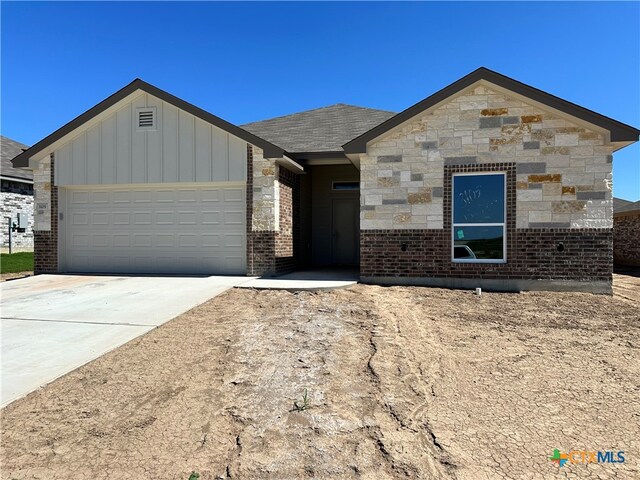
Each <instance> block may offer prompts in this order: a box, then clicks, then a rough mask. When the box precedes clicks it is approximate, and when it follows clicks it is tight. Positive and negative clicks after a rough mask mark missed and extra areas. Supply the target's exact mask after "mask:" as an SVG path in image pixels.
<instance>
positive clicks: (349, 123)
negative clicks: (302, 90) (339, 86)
mask: <svg viewBox="0 0 640 480" xmlns="http://www.w3.org/2000/svg"><path fill="white" fill-rule="evenodd" d="M394 115H395V112H389V111H386V110H376V109H373V108H365V107H357V106H354V105H346V104H344V103H336V104H335V105H329V106H327V107H322V108H316V109H313V110H306V111H303V112H299V113H293V114H290V115H284V116H282V117H276V118H270V119H267V120H262V121H259V122H252V123H247V124H245V125H242V128H245V129H246V130H249V131H250V132H252V133H253V134H255V135H257V136H259V137H261V138H264V139H265V140H268V141H270V142H273V143H275V144H277V145H280V146H282V147H283V148H285V149H286V150H287V151H288V152H291V153H292V154H294V155H295V153H302V152H304V153H308V152H342V145H343V144H344V143H346V142H348V141H349V140H351V139H352V138H355V137H357V136H358V135H361V134H363V133H364V132H366V131H368V130H370V129H372V128H373V127H375V126H376V125H379V124H380V123H382V122H384V121H385V120H388V119H389V118H391V117H393V116H394Z"/></svg>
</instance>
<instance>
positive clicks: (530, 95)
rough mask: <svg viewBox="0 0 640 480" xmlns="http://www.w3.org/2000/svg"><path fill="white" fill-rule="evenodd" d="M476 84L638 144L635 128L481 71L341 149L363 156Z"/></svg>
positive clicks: (615, 137)
mask: <svg viewBox="0 0 640 480" xmlns="http://www.w3.org/2000/svg"><path fill="white" fill-rule="evenodd" d="M480 80H485V81H487V82H489V83H491V84H493V85H497V86H500V87H502V88H504V89H506V90H508V91H509V92H511V93H512V94H513V93H515V94H520V95H522V96H523V97H526V98H527V99H528V102H531V101H536V102H538V103H540V104H543V105H545V106H546V108H547V109H549V108H551V109H555V110H558V111H561V112H564V116H566V115H569V116H570V117H571V118H572V119H574V120H573V121H574V122H575V119H580V120H582V121H584V122H586V123H588V124H590V125H595V126H597V127H600V128H602V129H606V130H608V131H609V132H610V141H612V142H620V141H631V142H635V141H637V140H638V137H640V130H638V129H636V128H635V127H632V126H630V125H626V124H624V123H622V122H618V121H617V120H614V119H612V118H609V117H606V116H604V115H601V114H599V113H596V112H594V111H592V110H588V109H586V108H584V107H581V106H579V105H576V104H575V103H571V102H568V101H566V100H563V99H561V98H559V97H556V96H554V95H551V94H549V93H546V92H544V91H542V90H539V89H537V88H534V87H531V86H529V85H526V84H524V83H521V82H519V81H517V80H514V79H512V78H509V77H506V76H504V75H502V74H499V73H497V72H494V71H492V70H489V69H487V68H484V67H482V68H479V69H477V70H475V71H473V72H471V73H470V74H468V75H466V76H464V77H462V78H461V79H460V80H458V81H456V82H454V83H452V84H450V85H449V86H447V87H445V88H443V89H442V90H439V91H438V92H436V93H434V94H433V95H431V96H429V97H427V98H425V99H424V100H422V101H420V102H418V103H416V104H415V105H413V106H411V107H409V108H407V109H406V110H404V111H403V112H400V113H399V114H397V115H395V116H394V117H391V118H390V119H389V120H387V121H385V122H382V123H381V124H380V125H378V126H376V127H374V128H372V129H371V130H369V131H368V132H365V133H363V134H362V135H360V136H359V137H356V138H354V139H353V140H351V141H350V142H347V143H345V144H344V145H343V149H344V151H345V152H346V153H365V152H366V148H367V144H368V143H370V142H371V141H373V140H375V139H376V138H379V137H381V136H382V135H384V134H386V133H387V132H389V131H390V130H392V129H394V128H395V127H397V126H398V125H400V124H402V123H405V122H406V121H407V120H410V119H412V118H414V117H415V116H417V115H419V114H420V113H422V112H424V111H425V110H427V109H430V108H432V107H433V106H435V105H438V104H442V103H443V102H445V101H447V100H449V99H451V98H452V97H453V96H454V95H456V94H458V93H459V92H461V91H463V90H466V89H468V88H469V87H470V86H472V85H473V84H474V83H476V82H479V81H480ZM436 108H437V107H436Z"/></svg>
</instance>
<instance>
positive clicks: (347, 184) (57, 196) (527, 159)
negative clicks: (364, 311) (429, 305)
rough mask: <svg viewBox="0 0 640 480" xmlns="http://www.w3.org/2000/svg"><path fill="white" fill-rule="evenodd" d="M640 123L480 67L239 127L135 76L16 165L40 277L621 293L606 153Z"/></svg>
mask: <svg viewBox="0 0 640 480" xmlns="http://www.w3.org/2000/svg"><path fill="white" fill-rule="evenodd" d="M639 134H640V132H639V131H638V130H637V129H635V128H633V127H629V126H627V125H624V124H621V123H620V122H616V121H615V120H612V119H609V118H607V117H604V116H601V115H598V114H596V113H594V112H591V111H589V110H586V109H583V108H581V107H578V106H576V105H574V104H570V103H569V102H565V101H563V100H561V99H558V98H557V97H553V96H551V95H549V94H546V93H544V92H541V91H539V90H536V89H533V88H532V87H528V86H526V85H524V84H521V83H519V82H516V81H515V80H512V79H509V78H507V77H504V76H502V75H499V74H497V73H495V72H491V71H489V70H486V69H479V70H477V71H475V72H473V73H471V74H470V75H468V76H466V77H464V78H463V79H461V80H459V81H458V82H456V83H454V84H452V85H450V86H449V87H446V88H445V89H443V90H441V91H440V92H437V93H436V94H434V95H432V96H431V97H428V98H427V99H425V100H423V101H422V102H420V103H418V104H416V105H414V106H413V107H410V108H409V109H407V110H405V111H404V112H401V113H399V114H394V113H393V112H386V111H381V110H373V109H365V108H360V107H352V106H348V105H341V104H338V105H334V106H331V107H325V108H322V109H317V110H312V111H307V112H302V113H299V114H294V115H289V116H285V117H278V118H276V119H270V120H266V121H261V122H255V123H252V124H248V125H245V126H243V128H239V127H236V126H234V125H232V124H229V123H228V122H225V121H223V120H221V119H219V118H218V117H215V116H213V115H211V114H209V113H207V112H205V111H203V110H201V109H199V108H197V107H194V106H193V105H190V104H187V103H186V102H184V101H182V100H180V99H177V98H176V97H173V96H171V95H169V94H167V93H166V92H163V91H161V90H159V89H157V88H155V87H153V86H151V85H149V84H146V83H144V82H141V81H139V80H136V81H135V82H133V83H132V84H130V85H129V86H127V87H125V89H123V90H121V91H120V92H118V93H116V94H115V95H113V96H112V97H109V98H108V99H107V100H105V102H102V103H101V104H99V105H97V106H96V107H94V109H91V110H90V111H88V112H86V113H85V114H83V115H81V116H80V117H78V118H77V119H76V120H74V121H72V122H71V123H70V124H68V125H66V126H65V127H63V128H62V129H60V130H59V131H58V132H55V133H54V134H52V135H51V136H49V137H47V138H46V139H44V140H43V141H42V142H39V143H38V144H36V145H35V146H34V147H32V149H30V150H28V151H26V152H24V154H22V155H19V156H18V157H17V158H16V159H15V160H14V165H15V166H17V167H30V168H32V169H33V171H34V180H35V188H36V194H37V196H38V209H37V211H36V219H35V239H36V271H37V272H102V273H157V274H248V275H276V274H280V273H285V272H288V271H291V270H294V269H299V268H318V267H328V266H331V267H342V266H344V267H352V268H353V267H359V269H360V276H361V279H362V280H363V281H365V282H372V283H384V284H422V285H435V286H446V287H463V288H471V287H484V288H493V289H500V290H526V289H549V288H553V289H569V290H576V289H577V290H588V291H594V292H610V290H611V275H612V265H613V257H612V255H613V253H612V243H613V230H612V227H613V217H612V196H611V185H612V158H613V157H612V155H613V152H614V151H615V150H617V149H620V148H622V147H624V146H626V145H629V144H631V143H633V142H634V141H637V139H638V135H639ZM40 207H42V208H40Z"/></svg>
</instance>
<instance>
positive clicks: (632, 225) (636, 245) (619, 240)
mask: <svg viewBox="0 0 640 480" xmlns="http://www.w3.org/2000/svg"><path fill="white" fill-rule="evenodd" d="M613 262H614V263H615V264H616V265H631V266H635V267H640V212H637V211H636V212H628V213H627V212H624V213H621V214H619V215H616V216H615V217H613Z"/></svg>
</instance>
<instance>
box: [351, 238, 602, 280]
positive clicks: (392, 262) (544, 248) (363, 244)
mask: <svg viewBox="0 0 640 480" xmlns="http://www.w3.org/2000/svg"><path fill="white" fill-rule="evenodd" d="M612 242H613V231H612V229H610V228H603V229H598V228H584V229H570V228H549V229H546V228H523V229H516V230H515V231H514V232H513V234H512V249H511V252H512V254H511V256H510V257H509V258H508V259H507V263H504V264H494V263H490V264H486V263H468V264H465V263H454V262H452V261H451V236H450V235H449V231H448V230H434V229H430V230H428V229H424V230H363V231H361V233H360V251H361V255H360V275H361V276H362V277H443V278H448V277H450V278H491V279H536V280H538V279H549V280H577V281H608V282H611V280H612V265H613V261H612V260H613V257H612ZM560 244H562V251H560V250H559V248H558V247H559V246H560Z"/></svg>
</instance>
